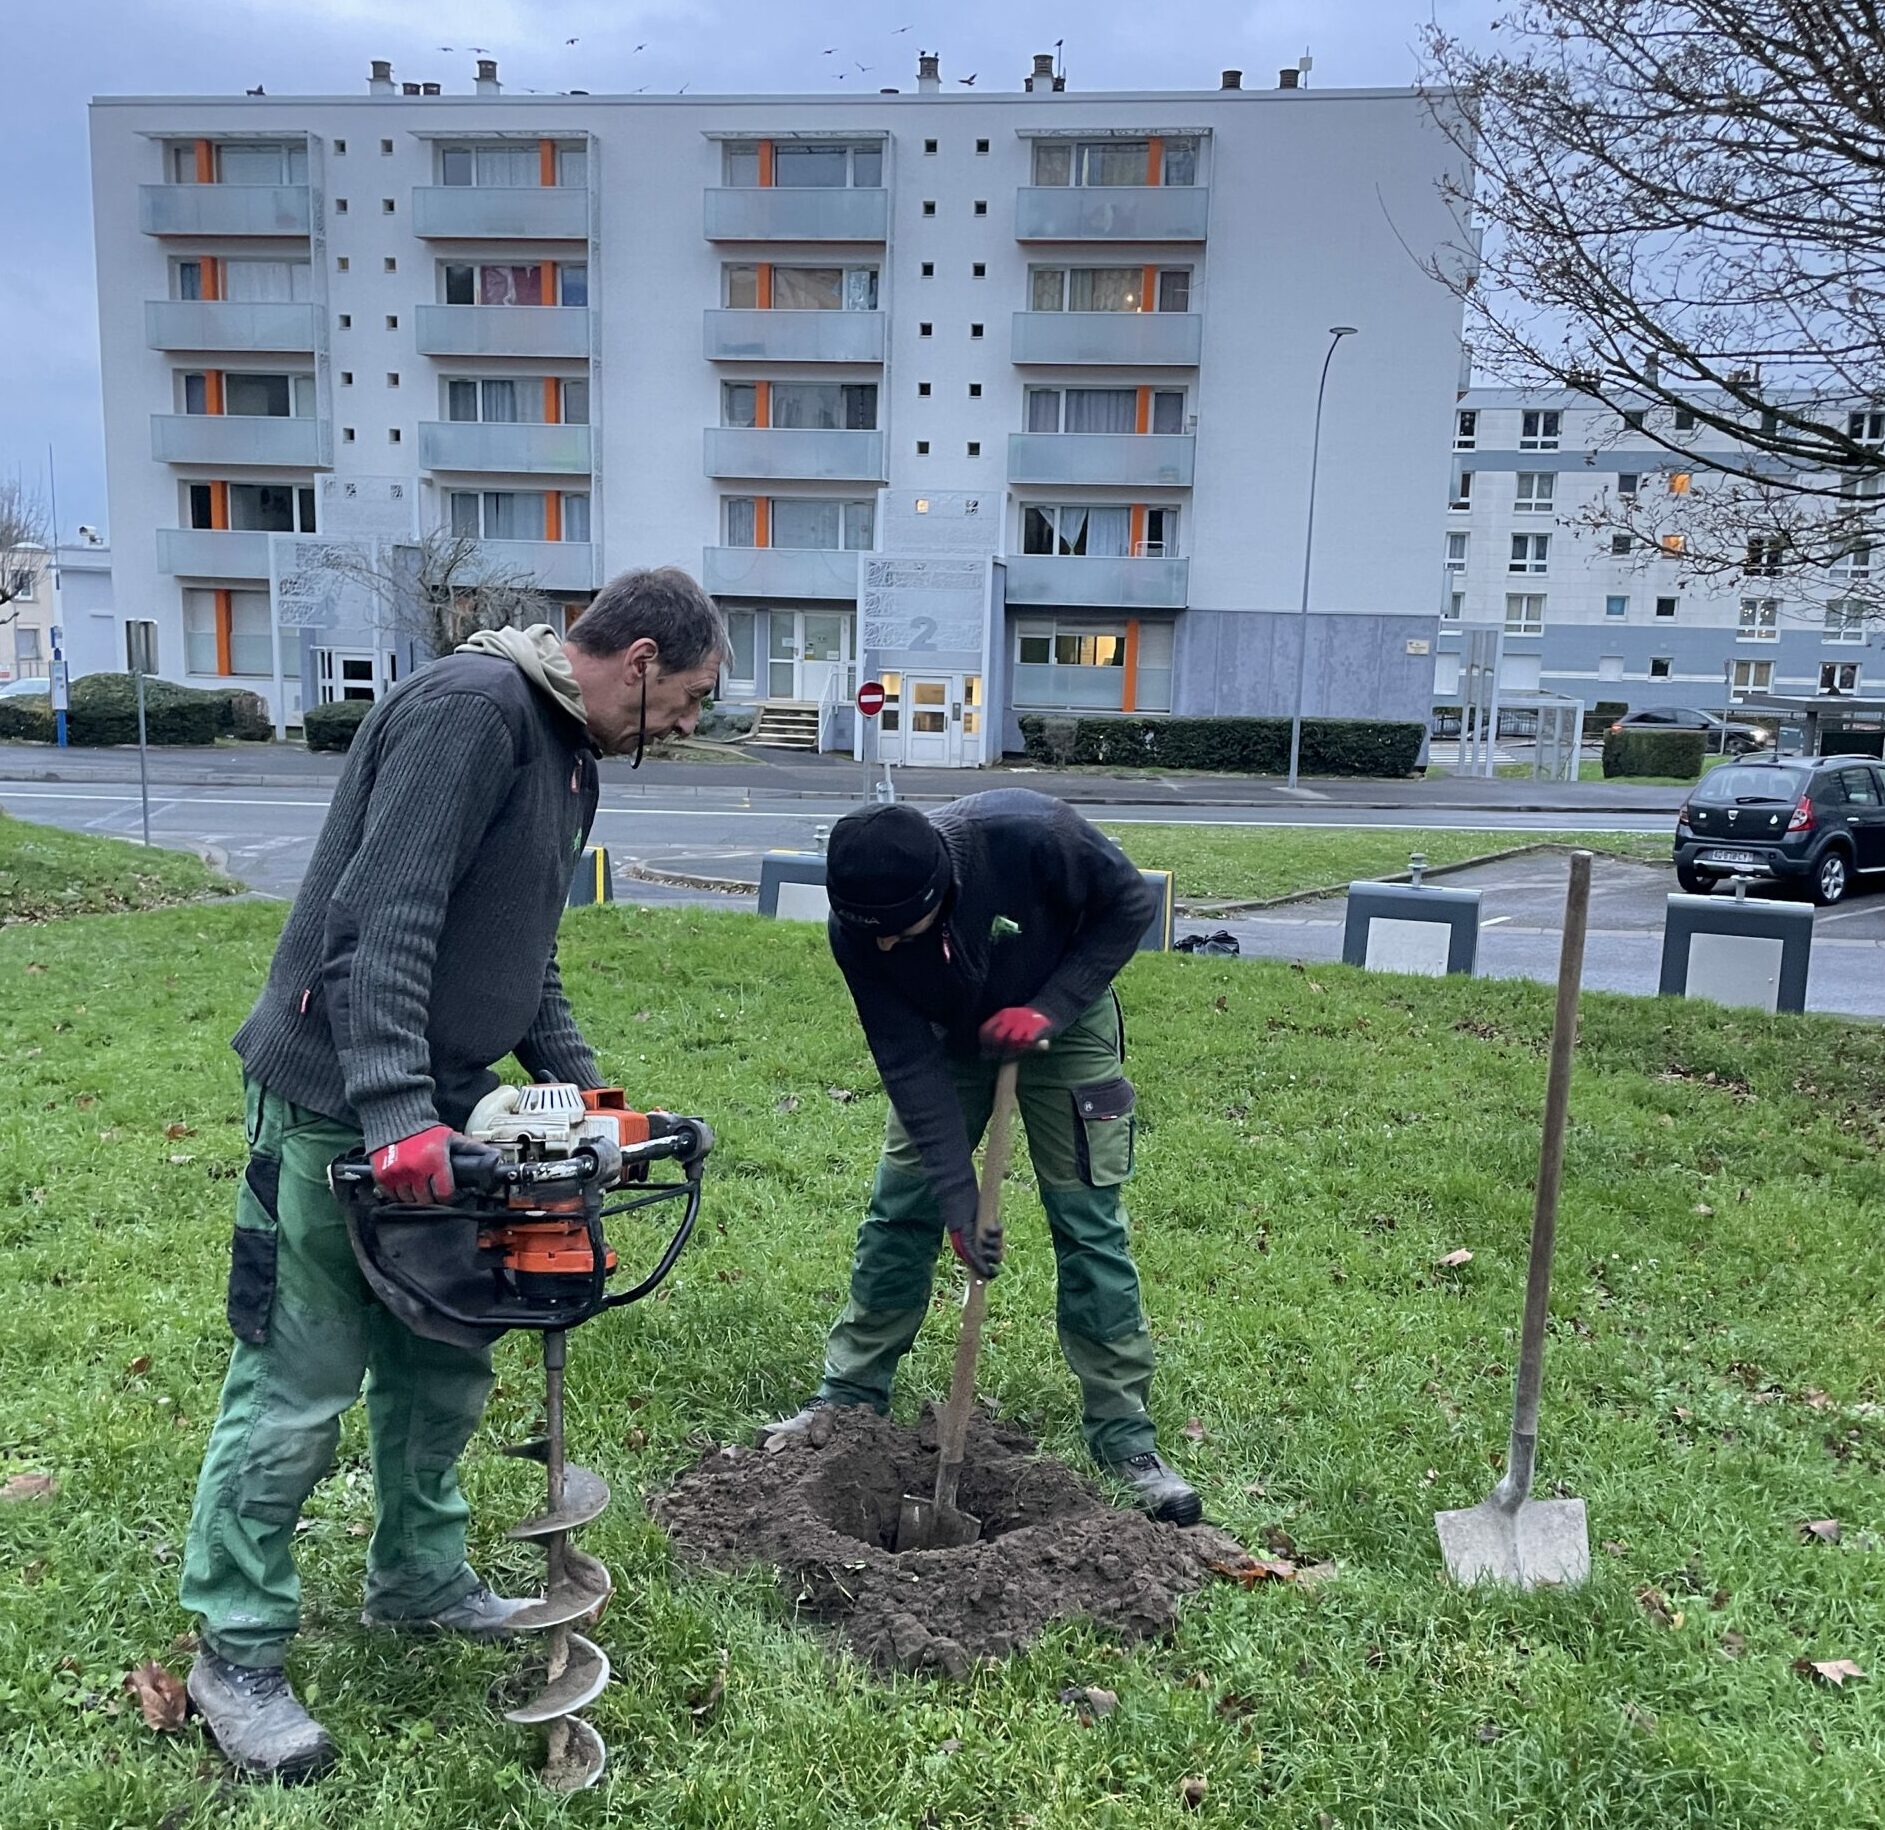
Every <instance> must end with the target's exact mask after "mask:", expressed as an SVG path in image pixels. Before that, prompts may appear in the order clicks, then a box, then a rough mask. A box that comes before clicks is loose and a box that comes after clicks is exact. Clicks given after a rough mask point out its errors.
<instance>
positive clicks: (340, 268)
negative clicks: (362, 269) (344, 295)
mask: <svg viewBox="0 0 1885 1830" xmlns="http://www.w3.org/2000/svg"><path fill="white" fill-rule="evenodd" d="M352 265H353V263H352V262H351V261H350V260H348V258H347V257H346V255H344V254H336V255H335V256H334V271H335V272H336V273H345V272H346V271H347V269H348V268H349V267H351V266H352Z"/></svg>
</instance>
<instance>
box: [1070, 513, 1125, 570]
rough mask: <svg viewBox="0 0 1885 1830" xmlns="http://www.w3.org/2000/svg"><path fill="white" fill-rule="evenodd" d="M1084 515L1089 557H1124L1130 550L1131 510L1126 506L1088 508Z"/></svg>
mask: <svg viewBox="0 0 1885 1830" xmlns="http://www.w3.org/2000/svg"><path fill="white" fill-rule="evenodd" d="M1081 512H1083V513H1084V514H1085V515H1086V552H1087V557H1088V558H1090V559H1124V558H1125V557H1126V556H1127V555H1128V554H1129V553H1130V552H1131V550H1132V511H1131V510H1130V509H1127V508H1089V509H1086V510H1083V511H1081Z"/></svg>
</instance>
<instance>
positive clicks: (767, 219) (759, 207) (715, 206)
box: [706, 185, 890, 241]
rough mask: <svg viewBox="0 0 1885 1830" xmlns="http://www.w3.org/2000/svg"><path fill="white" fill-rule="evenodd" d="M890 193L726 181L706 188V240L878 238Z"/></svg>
mask: <svg viewBox="0 0 1885 1830" xmlns="http://www.w3.org/2000/svg"><path fill="white" fill-rule="evenodd" d="M889 232H890V193H889V192H888V191H887V190H883V189H852V190H838V189H823V188H817V187H813V186H803V187H801V186H797V185H756V186H752V187H747V186H729V187H726V188H724V189H710V190H709V191H708V192H707V207H706V234H707V239H708V240H709V241H883V240H884V239H885V238H886V237H887V236H888V234H889Z"/></svg>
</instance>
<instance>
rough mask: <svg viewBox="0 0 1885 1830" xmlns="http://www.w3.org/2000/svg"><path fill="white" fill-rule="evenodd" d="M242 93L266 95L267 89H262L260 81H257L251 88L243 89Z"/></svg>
mask: <svg viewBox="0 0 1885 1830" xmlns="http://www.w3.org/2000/svg"><path fill="white" fill-rule="evenodd" d="M242 93H243V94H244V95H266V94H267V93H268V91H267V90H266V89H264V88H263V87H262V85H261V84H260V83H257V84H256V85H255V87H254V88H253V89H245V90H243V92H242Z"/></svg>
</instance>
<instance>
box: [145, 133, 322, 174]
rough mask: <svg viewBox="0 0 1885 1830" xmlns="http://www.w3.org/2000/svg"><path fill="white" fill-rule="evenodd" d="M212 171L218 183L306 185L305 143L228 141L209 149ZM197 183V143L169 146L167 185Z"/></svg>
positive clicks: (188, 142) (186, 141) (178, 143)
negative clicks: (169, 183)
mask: <svg viewBox="0 0 1885 1830" xmlns="http://www.w3.org/2000/svg"><path fill="white" fill-rule="evenodd" d="M211 157H212V160H213V166H212V169H213V170H214V172H215V182H216V183H218V184H306V183H307V181H308V143H307V141H306V139H298V140H231V141H229V142H228V143H227V144H225V145H221V146H216V147H213V148H212V149H211ZM196 181H197V170H196V143H195V141H193V140H184V141H181V142H176V143H173V144H172V145H171V147H170V182H171V183H172V184H194V183H196Z"/></svg>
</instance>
